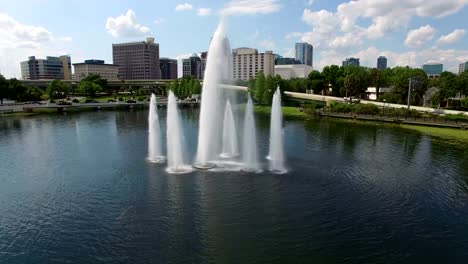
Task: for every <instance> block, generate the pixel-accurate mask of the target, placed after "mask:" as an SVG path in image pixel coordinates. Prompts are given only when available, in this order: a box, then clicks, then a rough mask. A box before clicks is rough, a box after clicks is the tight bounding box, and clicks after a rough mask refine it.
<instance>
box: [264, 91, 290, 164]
mask: <svg viewBox="0 0 468 264" xmlns="http://www.w3.org/2000/svg"><path fill="white" fill-rule="evenodd" d="M283 148H284V146H283V113H282V109H281V91H280V89H279V87H278V89H277V90H276V92H275V94H274V95H273V105H272V107H271V121H270V150H269V152H268V159H269V161H270V171H272V172H274V173H286V167H285V165H284V149H283Z"/></svg>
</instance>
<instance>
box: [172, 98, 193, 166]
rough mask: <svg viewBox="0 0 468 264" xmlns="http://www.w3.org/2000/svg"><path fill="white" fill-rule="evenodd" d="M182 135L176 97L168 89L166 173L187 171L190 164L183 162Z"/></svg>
mask: <svg viewBox="0 0 468 264" xmlns="http://www.w3.org/2000/svg"><path fill="white" fill-rule="evenodd" d="M183 141H184V137H183V134H182V131H181V125H180V118H179V110H178V109H177V98H176V97H175V95H174V93H173V92H172V91H169V98H168V102H167V169H166V171H167V172H168V173H176V174H180V173H188V172H190V171H191V166H188V165H187V164H186V163H185V159H184V154H185V147H184V143H183Z"/></svg>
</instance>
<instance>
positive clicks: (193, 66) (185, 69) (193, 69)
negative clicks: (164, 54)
mask: <svg viewBox="0 0 468 264" xmlns="http://www.w3.org/2000/svg"><path fill="white" fill-rule="evenodd" d="M182 76H183V77H190V76H191V77H194V78H197V79H199V80H202V79H203V76H202V60H201V58H200V57H199V56H198V55H197V54H196V53H194V54H193V55H192V56H190V58H187V59H183V60H182Z"/></svg>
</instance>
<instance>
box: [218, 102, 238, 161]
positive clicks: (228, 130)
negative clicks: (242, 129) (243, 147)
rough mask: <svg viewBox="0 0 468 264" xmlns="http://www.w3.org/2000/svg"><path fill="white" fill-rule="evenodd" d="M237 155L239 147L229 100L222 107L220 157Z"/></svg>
mask: <svg viewBox="0 0 468 264" xmlns="http://www.w3.org/2000/svg"><path fill="white" fill-rule="evenodd" d="M238 155H239V147H238V145H237V129H236V124H235V121H234V115H233V114H232V108H231V103H230V102H229V100H228V101H227V103H226V108H225V109H224V124H223V151H222V152H221V155H220V156H221V158H233V157H236V156H238Z"/></svg>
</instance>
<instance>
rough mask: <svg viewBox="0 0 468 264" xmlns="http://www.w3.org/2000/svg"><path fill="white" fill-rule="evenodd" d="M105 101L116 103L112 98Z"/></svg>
mask: <svg viewBox="0 0 468 264" xmlns="http://www.w3.org/2000/svg"><path fill="white" fill-rule="evenodd" d="M107 102H108V103H116V102H117V101H116V100H114V99H109V100H107Z"/></svg>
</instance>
